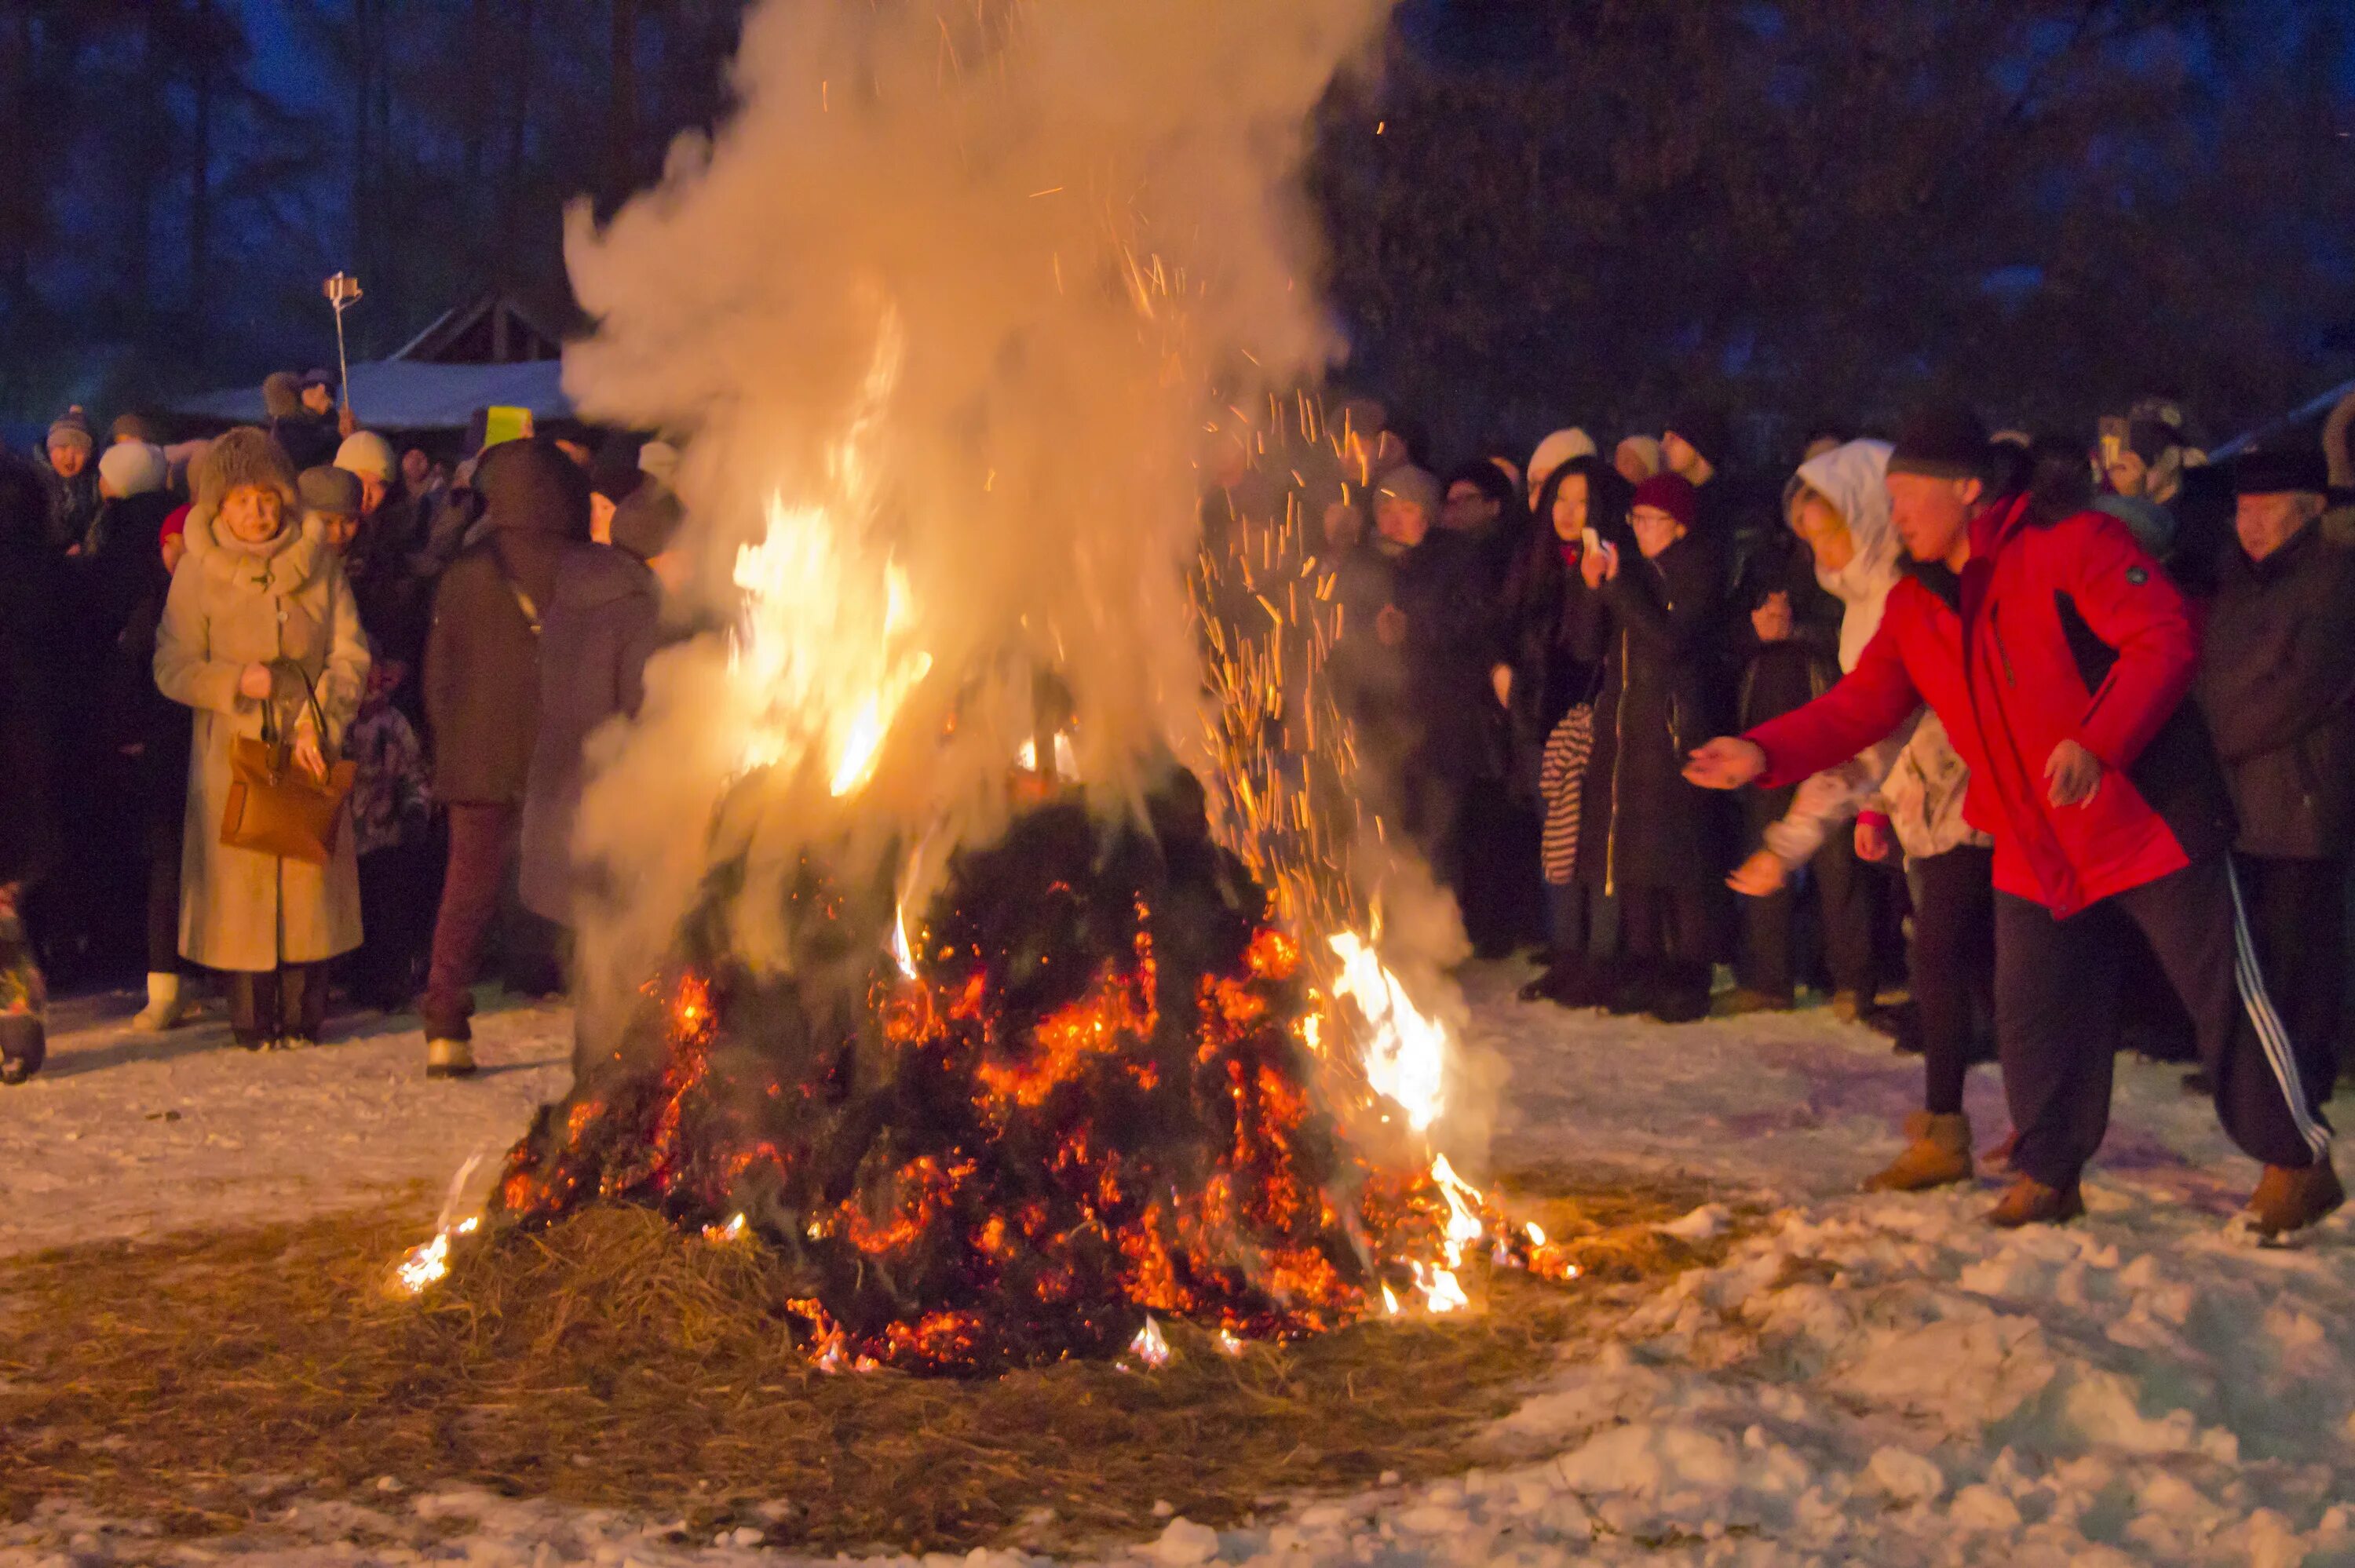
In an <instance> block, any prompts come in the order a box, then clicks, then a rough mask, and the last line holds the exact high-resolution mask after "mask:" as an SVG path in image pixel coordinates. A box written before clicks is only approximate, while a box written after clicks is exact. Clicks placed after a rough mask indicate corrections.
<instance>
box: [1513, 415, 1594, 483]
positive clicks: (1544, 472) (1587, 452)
mask: <svg viewBox="0 0 2355 1568" xmlns="http://www.w3.org/2000/svg"><path fill="white" fill-rule="evenodd" d="M1593 455H1594V438H1593V437H1592V436H1590V435H1588V434H1587V433H1586V432H1585V431H1584V430H1582V429H1576V428H1575V427H1573V428H1572V429H1566V430H1556V431H1555V432H1554V433H1553V434H1551V435H1550V436H1548V437H1547V438H1546V439H1545V440H1541V441H1540V442H1539V443H1538V450H1535V451H1533V452H1531V453H1530V454H1529V493H1531V494H1535V493H1537V492H1539V491H1540V490H1542V489H1544V488H1545V482H1546V481H1547V480H1549V479H1550V478H1552V477H1553V471H1554V470H1556V469H1558V468H1560V467H1561V465H1562V464H1564V463H1566V462H1569V461H1572V460H1573V459H1577V458H1582V457H1593Z"/></svg>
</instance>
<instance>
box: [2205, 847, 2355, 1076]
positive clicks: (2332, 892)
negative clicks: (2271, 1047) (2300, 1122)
mask: <svg viewBox="0 0 2355 1568" xmlns="http://www.w3.org/2000/svg"><path fill="white" fill-rule="evenodd" d="M2232 863H2233V867H2234V869H2235V870H2236V871H2238V872H2239V874H2240V877H2241V896H2242V898H2243V900H2245V901H2246V903H2247V905H2248V914H2249V927H2250V932H2251V934H2252V935H2253V936H2254V937H2255V938H2256V942H2257V965H2258V968H2259V969H2261V970H2262V971H2263V972H2264V977H2265V987H2266V989H2267V990H2268V991H2271V992H2272V994H2273V999H2274V1006H2275V1009H2276V1010H2277V1011H2278V1012H2280V1013H2281V1015H2282V1022H2285V1023H2286V1024H2288V1025H2289V1037H2290V1039H2291V1040H2292V1041H2293V1042H2295V1043H2296V1047H2297V1066H2298V1072H2299V1074H2300V1075H2302V1076H2303V1077H2304V1078H2305V1079H2306V1086H2307V1093H2309V1094H2311V1095H2312V1096H2313V1097H2315V1099H2316V1100H2317V1101H2322V1100H2327V1099H2328V1098H2329V1097H2330V1092H2331V1089H2332V1088H2333V1087H2334V1086H2336V1085H2337V1084H2338V1082H2339V1062H2340V1058H2341V1053H2342V1046H2341V1044H2340V1035H2341V1033H2342V1024H2341V1021H2340V1015H2339V1008H2340V1004H2341V1001H2342V1000H2343V998H2344V995H2345V989H2346V973H2347V862H2346V861H2345V860H2343V859H2341V860H2260V859H2258V858H2256V857H2255V856H2254V855H2235V856H2233V860H2232Z"/></svg>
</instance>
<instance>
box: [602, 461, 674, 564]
mask: <svg viewBox="0 0 2355 1568" xmlns="http://www.w3.org/2000/svg"><path fill="white" fill-rule="evenodd" d="M686 521H687V511H686V509H685V508H684V507H682V506H680V505H679V503H678V497H677V496H676V495H674V494H672V493H671V491H670V487H669V486H668V485H666V484H662V483H660V482H656V481H655V480H651V479H649V480H645V482H642V483H640V484H639V486H638V487H637V488H636V489H635V490H634V491H632V492H631V493H630V494H629V497H628V499H627V500H624V501H623V502H622V503H620V504H619V505H617V506H615V507H614V508H613V548H615V549H617V550H621V551H624V552H626V553H627V554H629V555H633V556H636V557H637V558H638V559H640V560H642V561H651V560H653V559H654V558H655V556H659V555H661V554H662V553H663V552H664V551H665V550H667V549H669V548H670V546H671V542H672V541H673V540H675V539H677V537H678V530H679V526H680V524H684V523H685V522H686Z"/></svg>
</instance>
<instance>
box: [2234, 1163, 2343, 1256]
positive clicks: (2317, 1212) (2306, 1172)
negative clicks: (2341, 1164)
mask: <svg viewBox="0 0 2355 1568" xmlns="http://www.w3.org/2000/svg"><path fill="white" fill-rule="evenodd" d="M2344 1202H2347V1189H2346V1188H2344V1187H2342V1186H2340V1185H2339V1172H2338V1171H2334V1170H2332V1169H2331V1165H2330V1160H2329V1157H2328V1156H2327V1155H2326V1156H2324V1157H2323V1158H2322V1159H2320V1160H2316V1161H2315V1162H2314V1163H2313V1164H2311V1165H2268V1166H2266V1167H2265V1173H2264V1175H2263V1176H2261V1177H2259V1178H2258V1179H2257V1190H2256V1192H2255V1193H2254V1194H2253V1195H2252V1196H2251V1197H2250V1199H2249V1218H2250V1219H2251V1221H2252V1222H2254V1224H2255V1225H2256V1230H2257V1234H2259V1235H2261V1236H2264V1238H2265V1239H2267V1240H2268V1241H2271V1240H2273V1239H2275V1237H2278V1236H2286V1235H2287V1234H2290V1233H2291V1232H2292V1231H2302V1230H2304V1229H2306V1227H2307V1226H2308V1225H2311V1224H2317V1223H2318V1222H2320V1221H2322V1220H2325V1219H2328V1217H2329V1216H2330V1215H2332V1214H2334V1213H2337V1212H2338V1211H2339V1205H2340V1204H2342V1203H2344Z"/></svg>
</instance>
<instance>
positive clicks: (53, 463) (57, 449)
mask: <svg viewBox="0 0 2355 1568" xmlns="http://www.w3.org/2000/svg"><path fill="white" fill-rule="evenodd" d="M49 466H50V467H51V468H53V469H55V470H56V471H57V474H58V477H59V479H76V478H79V477H80V474H81V471H82V470H84V469H86V468H88V467H89V466H90V449H89V448H88V447H86V446H83V445H82V444H81V443H80V441H59V442H58V443H57V444H56V445H55V446H53V447H51V448H50V449H49Z"/></svg>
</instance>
